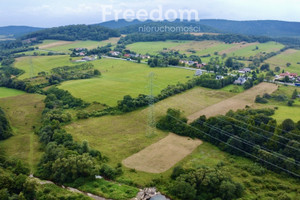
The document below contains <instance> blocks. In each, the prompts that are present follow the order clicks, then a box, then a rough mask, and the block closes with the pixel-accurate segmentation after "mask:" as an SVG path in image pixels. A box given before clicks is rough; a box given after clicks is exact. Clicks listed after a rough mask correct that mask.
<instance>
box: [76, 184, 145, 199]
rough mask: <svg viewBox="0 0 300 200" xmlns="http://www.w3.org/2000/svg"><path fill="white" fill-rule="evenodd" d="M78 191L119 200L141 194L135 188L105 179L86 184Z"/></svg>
mask: <svg viewBox="0 0 300 200" xmlns="http://www.w3.org/2000/svg"><path fill="white" fill-rule="evenodd" d="M78 189H79V190H81V191H84V192H89V193H92V194H95V195H98V196H101V197H105V198H109V199H119V200H123V199H124V200H125V199H131V198H134V197H135V196H136V194H137V193H138V192H139V190H138V189H137V188H135V187H132V186H128V185H124V184H119V183H114V182H111V181H106V180H103V179H100V180H99V179H98V180H95V181H92V182H88V183H85V184H84V185H83V186H80V187H79V188H78Z"/></svg>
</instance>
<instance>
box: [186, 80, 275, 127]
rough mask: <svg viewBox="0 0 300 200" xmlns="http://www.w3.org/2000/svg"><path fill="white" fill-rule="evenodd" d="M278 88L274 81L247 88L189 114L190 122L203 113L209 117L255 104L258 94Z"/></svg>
mask: <svg viewBox="0 0 300 200" xmlns="http://www.w3.org/2000/svg"><path fill="white" fill-rule="evenodd" d="M276 90H277V85H275V84H272V83H265V82H264V83H260V84H259V85H256V86H254V87H252V88H251V89H248V90H246V91H245V92H242V93H240V94H238V95H235V96H233V97H231V98H229V99H226V100H224V101H221V102H219V103H216V104H213V105H211V106H208V107H206V108H204V109H202V110H200V111H198V112H195V113H193V114H192V115H190V116H188V117H187V118H188V123H191V122H193V121H194V120H196V119H197V118H199V117H200V116H201V115H205V116H206V117H207V118H208V117H212V116H215V115H225V114H226V113H227V112H228V111H230V110H233V111H235V110H238V109H243V108H245V106H246V105H248V106H251V105H253V104H254V100H255V97H256V95H263V94H264V93H269V94H271V93H273V92H274V91H276Z"/></svg>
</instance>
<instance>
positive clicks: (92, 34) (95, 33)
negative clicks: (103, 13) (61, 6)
mask: <svg viewBox="0 0 300 200" xmlns="http://www.w3.org/2000/svg"><path fill="white" fill-rule="evenodd" d="M118 36H120V34H119V32H118V31H117V30H112V29H109V28H106V27H102V26H91V25H69V26H60V27H55V28H49V29H45V30H41V31H37V32H34V33H30V34H28V35H26V36H24V37H23V38H22V39H30V38H36V40H45V39H53V40H67V41H74V40H95V41H101V40H106V39H108V38H110V37H118Z"/></svg>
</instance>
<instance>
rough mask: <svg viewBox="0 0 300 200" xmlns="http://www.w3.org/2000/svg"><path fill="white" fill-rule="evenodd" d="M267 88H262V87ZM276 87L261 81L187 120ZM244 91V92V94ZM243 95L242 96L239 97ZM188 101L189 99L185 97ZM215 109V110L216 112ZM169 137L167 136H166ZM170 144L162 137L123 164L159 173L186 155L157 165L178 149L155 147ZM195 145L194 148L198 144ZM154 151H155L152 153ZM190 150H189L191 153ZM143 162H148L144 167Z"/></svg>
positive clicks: (242, 104) (219, 111) (241, 105)
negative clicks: (166, 163)
mask: <svg viewBox="0 0 300 200" xmlns="http://www.w3.org/2000/svg"><path fill="white" fill-rule="evenodd" d="M265 87H266V88H267V89H264V88H265ZM276 89H277V87H276V86H275V85H274V84H270V83H261V84H259V85H257V86H255V87H253V88H251V89H250V90H247V91H245V92H243V93H240V94H238V95H236V96H234V97H231V98H229V99H226V100H224V101H221V102H219V103H217V104H213V105H211V106H209V107H207V108H205V109H202V110H201V111H198V112H196V113H194V114H192V115H190V116H188V119H189V122H191V120H192V121H193V120H194V119H195V118H198V117H200V115H199V112H201V115H202V114H204V115H206V116H207V117H210V116H214V115H217V114H226V113H227V112H228V111H229V110H231V109H233V110H237V109H238V108H244V107H245V105H247V104H249V103H250V104H251V102H252V99H253V100H254V98H251V97H252V95H253V96H256V95H255V94H253V93H256V94H263V93H266V92H268V93H272V92H274V91H275V90H276ZM249 91H250V92H249ZM245 93H246V94H245ZM241 97H243V98H241ZM233 98H234V99H243V100H240V101H233V100H232V99H233ZM187 100H188V101H189V99H187ZM190 103H191V104H194V102H191V101H190ZM232 103H234V104H235V105H232ZM224 104H225V105H228V104H229V105H230V106H229V107H226V106H225V105H224ZM224 107H225V110H223V108H224ZM216 111H217V112H216ZM167 137H169V136H167ZM179 138H181V139H182V141H184V139H185V138H184V137H180V136H179ZM201 143H202V142H200V143H199V144H198V145H200V144H201ZM168 145H170V143H168V142H167V140H164V139H162V140H161V141H158V142H156V143H154V144H152V145H150V146H148V147H146V148H145V149H143V150H141V151H140V152H138V153H136V154H133V155H132V156H130V157H128V158H126V159H125V160H123V164H124V165H125V166H127V167H129V168H135V169H137V170H141V171H146V172H150V173H161V172H163V171H166V170H168V169H169V168H171V167H172V166H173V165H175V164H176V163H177V162H178V161H180V160H181V159H183V158H184V157H185V156H187V155H188V154H189V153H188V154H186V155H185V156H181V159H179V158H174V159H171V160H169V159H168V160H169V165H164V164H162V165H158V164H157V163H164V162H162V161H161V160H159V158H166V157H170V155H172V154H176V153H178V152H179V150H178V149H172V148H168V149H166V150H163V151H159V152H157V150H156V149H164V146H168ZM173 145H175V146H178V145H176V143H175V142H174V143H173ZM198 145H195V147H194V149H195V148H196V147H197V146H198ZM154 152H155V153H154ZM191 152H192V151H190V153H191ZM154 160H158V161H157V162H154ZM145 163H148V164H147V165H146V167H145V165H144V164H145ZM153 163H154V164H153Z"/></svg>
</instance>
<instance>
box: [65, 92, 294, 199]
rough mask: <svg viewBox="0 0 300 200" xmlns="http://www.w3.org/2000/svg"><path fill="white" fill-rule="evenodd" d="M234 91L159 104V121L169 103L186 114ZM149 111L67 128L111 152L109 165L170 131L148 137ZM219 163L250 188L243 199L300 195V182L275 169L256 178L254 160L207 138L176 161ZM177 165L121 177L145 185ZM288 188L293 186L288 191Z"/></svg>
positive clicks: (193, 95) (76, 136)
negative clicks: (192, 150) (228, 150)
mask: <svg viewBox="0 0 300 200" xmlns="http://www.w3.org/2000/svg"><path fill="white" fill-rule="evenodd" d="M233 95H234V94H233V93H230V92H227V89H226V90H225V91H222V90H211V89H205V88H201V87H197V88H194V89H192V90H189V91H187V92H185V93H183V94H179V95H176V96H173V97H170V98H168V99H165V100H163V101H161V102H158V103H157V104H155V115H156V119H158V118H159V117H160V116H162V115H164V114H165V112H166V110H167V109H168V108H169V107H172V108H178V109H180V110H182V111H184V115H186V116H187V115H190V114H192V113H194V112H195V111H197V110H200V109H203V108H205V107H207V106H209V105H212V104H215V103H217V102H219V101H222V100H224V99H226V98H229V97H231V96H233ZM187 100H188V101H187ZM192 102H193V103H192ZM148 113H149V110H148V108H145V109H141V110H137V111H134V112H131V113H126V114H123V115H119V116H105V117H100V118H90V119H87V120H79V121H76V122H73V123H72V124H70V125H67V126H66V127H65V128H66V129H67V131H68V132H70V133H72V135H73V137H74V139H75V140H77V141H83V140H87V141H89V144H90V146H91V147H93V148H95V149H98V150H100V151H101V152H102V153H103V154H104V155H107V156H108V157H109V158H110V160H109V164H111V165H113V166H114V165H116V164H117V163H119V162H121V161H122V160H123V159H125V158H127V157H128V156H130V155H132V154H134V153H136V152H139V151H140V150H141V149H144V148H145V147H147V146H149V145H150V144H152V143H154V142H156V141H158V140H160V139H161V138H163V137H165V136H166V135H167V133H165V132H161V131H159V130H156V135H155V136H153V137H147V136H146V130H147V118H148V117H147V116H148ZM219 163H223V165H224V166H223V167H222V168H223V170H224V171H225V172H226V173H228V174H230V175H231V176H232V178H233V179H234V180H235V181H238V182H240V183H242V184H243V185H244V186H247V187H246V189H245V194H244V198H243V199H252V198H254V197H255V196H256V197H257V196H258V197H259V199H265V198H266V199H267V197H268V196H270V195H275V196H276V195H277V196H278V195H279V194H280V193H282V192H286V193H287V194H288V195H289V196H290V197H291V198H292V199H295V200H296V196H297V195H298V194H299V190H298V193H297V189H299V187H298V183H297V182H296V181H295V179H290V178H284V176H283V175H282V176H280V175H279V174H275V173H272V172H270V171H267V173H266V174H264V175H260V176H257V175H255V174H253V172H251V171H250V170H249V169H248V168H249V167H250V169H251V168H252V167H253V168H254V167H255V166H256V165H255V164H254V162H252V161H250V160H248V159H245V158H241V157H234V156H231V155H229V154H227V153H225V152H223V151H221V150H219V149H218V148H217V147H215V146H213V145H211V144H209V143H206V142H204V143H203V144H202V145H200V146H199V147H198V148H197V149H196V150H195V151H194V152H193V153H192V154H190V155H189V156H187V157H185V158H184V159H183V160H181V161H180V162H179V163H177V165H182V166H183V167H185V168H198V167H200V166H208V167H215V166H216V165H217V164H219ZM247 167H248V168H247ZM173 168H174V167H172V168H171V169H169V170H167V171H166V172H164V173H161V174H151V173H146V172H140V171H132V170H130V169H128V168H126V167H123V171H124V174H123V175H122V176H121V177H119V178H118V179H117V180H118V181H121V182H128V181H129V182H133V183H136V184H138V185H140V186H141V187H145V186H146V185H147V184H149V183H151V181H152V180H153V179H160V180H162V181H168V180H169V177H170V175H171V172H172V170H173ZM258 179H259V180H258ZM256 181H260V183H259V184H257V183H256ZM277 183H280V184H281V185H282V187H281V188H277V189H276V190H272V191H270V189H269V187H271V186H270V185H272V184H277ZM283 186H285V187H283ZM85 187H88V186H85ZM287 188H289V189H288V190H287ZM92 189H93V188H91V190H92ZM164 189H165V188H159V190H160V191H162V192H164ZM94 190H101V189H94ZM254 193H255V195H254Z"/></svg>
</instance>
